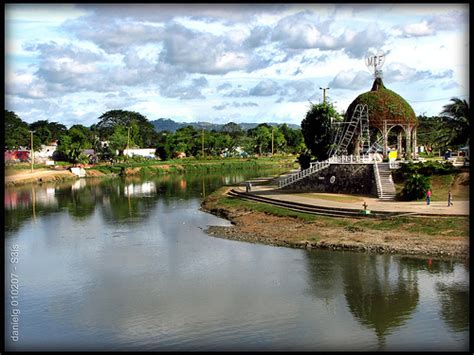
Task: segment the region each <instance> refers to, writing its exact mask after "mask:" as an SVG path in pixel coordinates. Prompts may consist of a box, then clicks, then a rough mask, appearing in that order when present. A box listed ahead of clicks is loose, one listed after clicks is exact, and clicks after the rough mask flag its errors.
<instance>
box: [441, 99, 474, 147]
mask: <svg viewBox="0 0 474 355" xmlns="http://www.w3.org/2000/svg"><path fill="white" fill-rule="evenodd" d="M451 101H452V102H451V103H450V104H447V105H445V106H443V110H442V111H441V116H442V117H443V120H444V122H445V123H446V125H447V127H449V128H450V129H451V131H452V135H451V139H450V145H451V146H453V147H459V146H462V145H465V144H469V120H470V112H469V104H468V103H467V101H466V100H461V99H459V98H457V97H453V98H452V99H451Z"/></svg>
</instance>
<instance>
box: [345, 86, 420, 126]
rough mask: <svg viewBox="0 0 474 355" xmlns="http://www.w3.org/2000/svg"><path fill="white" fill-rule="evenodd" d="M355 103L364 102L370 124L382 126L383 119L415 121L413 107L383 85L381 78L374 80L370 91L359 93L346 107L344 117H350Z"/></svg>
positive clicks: (402, 121) (403, 121)
mask: <svg viewBox="0 0 474 355" xmlns="http://www.w3.org/2000/svg"><path fill="white" fill-rule="evenodd" d="M357 104H366V105H367V106H368V109H369V119H370V121H371V123H372V124H375V125H377V126H379V128H382V122H383V121H384V120H387V121H390V122H397V121H398V122H401V123H405V122H411V123H413V124H414V123H416V115H415V112H414V111H413V108H412V107H411V106H410V105H409V104H408V103H407V102H406V101H405V99H404V98H403V97H401V96H400V95H398V94H397V93H395V92H394V91H392V90H389V89H387V88H386V87H385V85H384V84H383V82H382V79H381V78H377V79H375V81H374V84H373V86H372V89H371V91H368V92H366V93H363V94H361V95H359V96H358V97H357V98H356V99H355V100H354V101H353V102H352V103H351V104H350V105H349V107H348V108H347V114H346V119H350V118H351V117H352V115H353V113H354V111H355V108H356V106H357Z"/></svg>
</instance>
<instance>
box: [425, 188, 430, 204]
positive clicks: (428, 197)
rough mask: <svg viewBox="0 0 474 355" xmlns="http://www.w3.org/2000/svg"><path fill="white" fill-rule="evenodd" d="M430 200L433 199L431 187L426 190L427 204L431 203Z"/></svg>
mask: <svg viewBox="0 0 474 355" xmlns="http://www.w3.org/2000/svg"><path fill="white" fill-rule="evenodd" d="M430 201H431V189H428V191H426V204H427V205H429V204H430Z"/></svg>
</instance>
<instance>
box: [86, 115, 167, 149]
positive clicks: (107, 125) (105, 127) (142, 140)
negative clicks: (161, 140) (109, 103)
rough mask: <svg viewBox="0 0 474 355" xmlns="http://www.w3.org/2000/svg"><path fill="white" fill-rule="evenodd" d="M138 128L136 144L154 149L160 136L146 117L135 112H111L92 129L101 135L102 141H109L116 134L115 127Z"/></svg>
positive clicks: (102, 116)
mask: <svg viewBox="0 0 474 355" xmlns="http://www.w3.org/2000/svg"><path fill="white" fill-rule="evenodd" d="M133 122H135V124H136V125H137V126H138V131H139V133H138V134H137V136H136V139H135V141H134V143H135V144H136V145H137V146H139V147H153V146H156V144H157V143H158V134H157V132H156V131H155V127H154V126H153V124H152V123H151V122H149V121H148V120H147V118H146V117H145V116H143V115H142V114H140V113H138V112H134V111H124V110H111V111H107V112H105V113H104V114H102V115H101V116H100V117H99V122H98V123H97V124H96V125H95V126H93V127H91V128H92V129H93V130H94V131H97V132H98V133H99V136H100V138H101V139H102V140H108V139H109V138H110V137H111V136H112V135H113V134H114V132H115V127H117V126H119V125H122V126H124V127H127V128H128V127H132V123H133Z"/></svg>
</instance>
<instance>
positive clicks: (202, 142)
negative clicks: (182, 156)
mask: <svg viewBox="0 0 474 355" xmlns="http://www.w3.org/2000/svg"><path fill="white" fill-rule="evenodd" d="M201 145H202V158H203V159H204V128H203V129H202V134H201Z"/></svg>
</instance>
